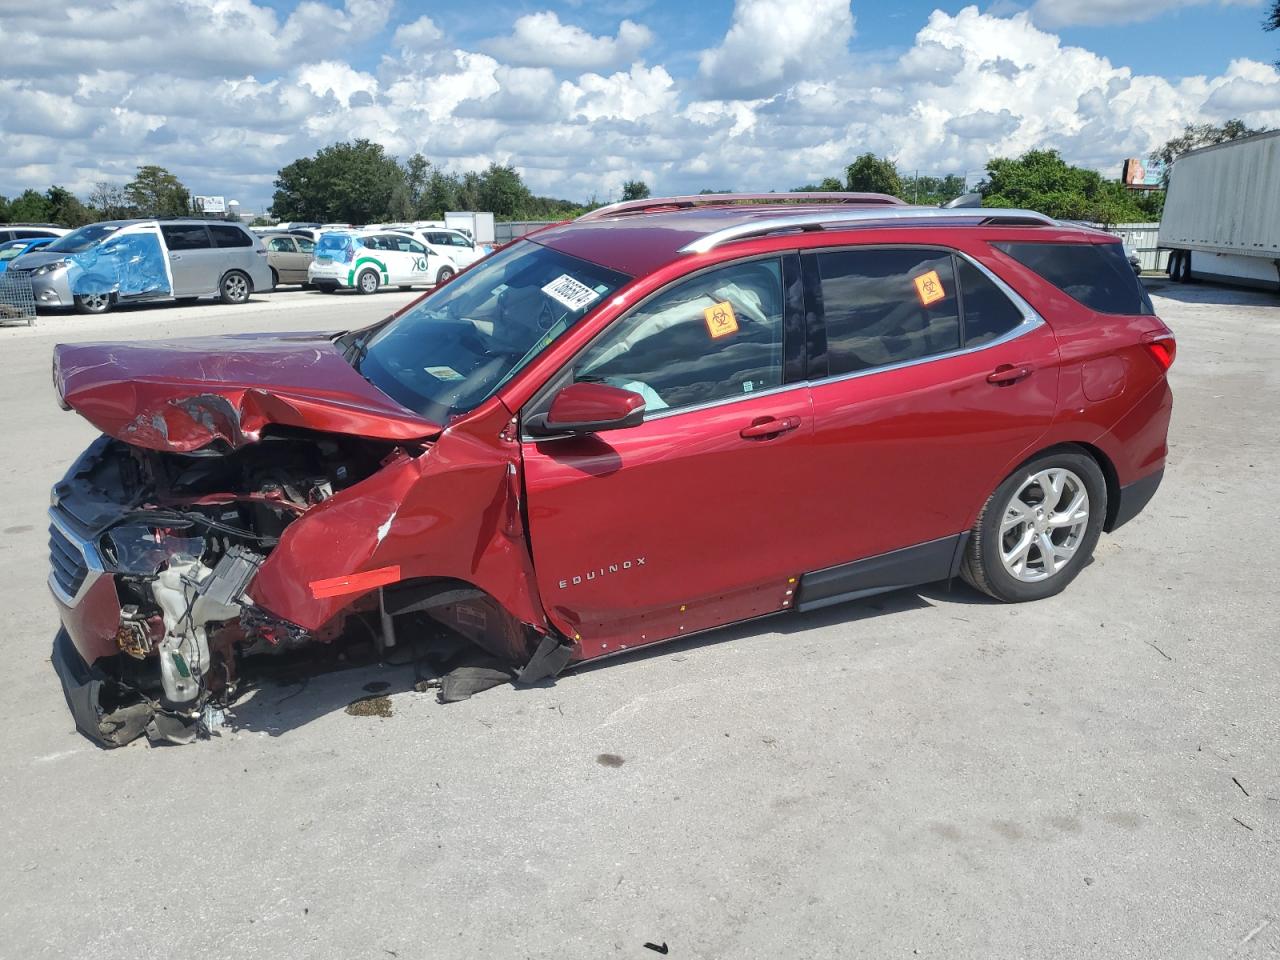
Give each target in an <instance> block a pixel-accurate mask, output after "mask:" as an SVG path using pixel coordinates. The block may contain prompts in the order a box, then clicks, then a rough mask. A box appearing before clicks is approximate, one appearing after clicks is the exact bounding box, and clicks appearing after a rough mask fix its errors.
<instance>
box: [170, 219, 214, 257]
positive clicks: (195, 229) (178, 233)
mask: <svg viewBox="0 0 1280 960" xmlns="http://www.w3.org/2000/svg"><path fill="white" fill-rule="evenodd" d="M160 232H161V233H163V234H164V242H165V246H167V247H168V248H169V249H170V250H206V249H208V248H209V246H210V243H209V234H208V232H207V231H206V230H205V228H204V224H203V223H165V224H161V225H160Z"/></svg>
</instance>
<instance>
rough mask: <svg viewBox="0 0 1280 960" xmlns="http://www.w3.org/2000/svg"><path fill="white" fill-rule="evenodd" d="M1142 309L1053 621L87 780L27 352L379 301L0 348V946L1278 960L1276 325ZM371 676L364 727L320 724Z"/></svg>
mask: <svg viewBox="0 0 1280 960" xmlns="http://www.w3.org/2000/svg"><path fill="white" fill-rule="evenodd" d="M1150 285H1151V287H1152V292H1153V294H1154V295H1155V297H1156V305H1157V310H1158V311H1159V312H1160V314H1161V315H1162V316H1163V317H1164V318H1165V319H1166V320H1167V321H1168V322H1169V323H1170V325H1171V326H1172V327H1173V328H1174V330H1175V332H1176V333H1177V334H1178V340H1179V356H1178V361H1177V364H1176V365H1175V367H1174V369H1173V372H1172V380H1173V385H1174V391H1175V394H1176V400H1175V411H1174V422H1173V429H1172V438H1171V453H1170V458H1169V469H1168V472H1167V474H1166V479H1165V483H1164V486H1163V488H1162V489H1161V490H1160V492H1159V494H1158V495H1157V497H1156V499H1155V500H1154V501H1153V503H1152V505H1151V507H1150V508H1149V509H1148V510H1147V512H1146V513H1144V514H1143V515H1141V516H1140V517H1139V518H1138V519H1136V520H1135V521H1134V522H1133V523H1131V524H1130V525H1129V526H1127V527H1125V528H1124V529H1122V530H1121V531H1119V532H1118V533H1117V534H1116V535H1115V536H1110V537H1104V538H1103V540H1102V542H1101V544H1100V546H1099V549H1098V552H1097V556H1096V561H1095V562H1094V563H1093V564H1092V565H1091V566H1090V567H1089V568H1088V569H1086V570H1085V571H1084V572H1083V573H1082V574H1081V576H1080V578H1079V579H1078V580H1077V581H1076V582H1075V584H1074V585H1073V586H1072V587H1071V588H1070V589H1069V590H1068V591H1067V592H1066V593H1065V594H1064V595H1062V596H1059V597H1056V598H1054V599H1052V600H1048V601H1044V602H1041V603H1037V604H1031V605H1020V606H1001V605H997V604H993V603H988V602H987V601H986V600H984V599H983V598H982V597H980V596H978V595H976V594H975V593H973V592H971V591H969V590H968V589H966V588H963V587H960V586H957V587H955V588H954V589H952V590H950V591H948V590H947V589H946V588H945V586H941V585H939V586H932V587H929V588H926V589H922V590H912V591H900V592H897V593H893V594H889V595H885V596H882V597H879V598H875V599H872V600H870V601H864V602H861V603H855V604H850V605H845V606H840V607H836V608H832V609H827V610H823V611H820V612H815V613H812V614H794V615H790V616H788V617H785V618H779V619H773V620H769V621H765V622H762V623H759V624H757V625H749V626H745V627H738V628H734V629H730V630H725V631H721V632H719V633H716V634H712V635H708V636H705V637H703V638H699V639H697V640H696V641H692V640H691V641H685V642H683V643H681V644H679V645H674V646H668V647H665V648H663V649H662V650H660V651H657V652H651V653H649V654H638V655H634V656H632V657H630V658H629V659H626V660H618V661H614V662H612V663H610V664H608V665H602V666H599V667H597V668H594V669H588V670H582V671H579V672H578V673H576V674H573V675H570V676H566V677H562V678H561V679H560V680H559V681H558V682H556V683H555V684H554V685H547V686H543V687H539V688H535V689H531V690H516V689H513V688H499V689H497V690H494V691H490V692H488V693H485V694H481V695H479V696H477V697H476V698H474V699H473V700H470V701H467V702H464V703H460V704H456V705H451V706H447V707H442V706H440V705H438V704H436V703H435V702H434V700H433V699H432V698H430V697H429V696H426V695H421V694H417V693H414V692H412V680H413V675H412V672H411V670H410V669H408V668H403V667H401V668H397V667H386V666H384V667H369V668H365V669H360V670H352V671H346V672H342V673H334V674H328V675H325V676H321V677H315V678H313V679H311V680H310V681H308V682H307V683H305V684H298V685H294V686H289V687H282V688H274V687H268V688H265V689H262V690H260V691H258V692H257V693H256V694H255V695H254V696H253V697H252V699H251V700H250V701H249V702H247V703H245V704H244V705H243V706H241V707H240V708H239V709H238V710H237V712H236V720H235V727H234V729H232V730H228V731H224V732H223V733H222V735H221V736H219V737H216V738H214V739H212V740H210V741H208V742H203V743H198V744H194V745H191V746H186V747H177V748H151V747H148V746H147V745H146V744H145V743H143V742H137V743H135V744H133V745H131V746H129V747H127V748H125V749H122V750H117V751H112V752H106V751H101V750H98V749H96V748H94V747H93V746H91V745H90V744H89V743H88V742H87V741H85V740H84V739H82V738H81V737H79V736H78V735H77V734H76V733H75V732H74V731H73V729H72V725H71V720H70V716H69V714H68V712H67V709H66V706H65V704H64V703H63V701H62V696H61V692H60V690H59V687H58V683H57V680H56V678H55V676H54V674H53V671H52V669H51V668H50V666H49V664H48V654H49V645H50V641H51V639H52V637H53V634H54V631H55V628H56V618H55V615H54V611H53V607H52V604H51V603H50V601H49V600H48V599H47V596H46V588H45V585H44V580H45V575H46V568H45V563H46V561H45V520H44V509H45V506H46V504H47V491H48V488H49V486H50V484H51V483H52V482H53V481H54V480H55V479H57V478H58V477H59V476H60V475H61V473H62V471H63V470H64V469H65V467H66V465H67V463H68V462H69V460H70V459H71V457H72V456H73V455H74V454H76V453H77V452H78V451H79V450H80V449H81V448H82V447H84V446H85V445H86V444H87V443H88V441H89V440H90V439H91V436H92V432H91V430H90V428H89V427H88V426H87V425H86V424H85V423H84V422H83V421H81V420H80V419H79V418H77V417H75V416H74V415H72V414H68V413H64V412H62V411H60V410H59V409H58V408H57V406H56V405H55V403H54V400H53V396H52V393H51V391H50V389H49V386H48V384H49V379H48V378H49V350H50V347H51V345H52V344H53V343H54V342H57V341H59V340H80V339H105V338H129V337H161V336H173V335H178V334H181V333H190V334H203V333H209V332H216V331H219V330H242V329H291V330H298V329H308V328H312V329H315V328H321V329H327V328H337V327H348V326H355V325H358V324H361V323H364V322H367V321H369V320H372V319H375V318H376V317H378V316H380V315H382V314H385V313H387V312H389V311H390V310H392V309H394V308H395V307H398V306H399V305H400V304H402V303H405V302H407V301H408V300H409V299H411V296H410V295H405V294H399V293H388V294H384V295H379V296H377V297H372V298H360V297H354V296H345V297H337V296H335V297H324V296H321V295H319V294H305V293H283V294H275V295H273V296H271V297H270V298H261V300H259V301H257V302H255V303H254V304H251V305H249V306H244V307H239V308H235V307H223V306H220V305H213V304H209V305H198V306H194V307H189V308H179V309H173V308H167V309H159V308H152V309H147V310H133V311H128V312H122V313H121V314H119V315H112V316H108V317H105V318H92V319H88V320H85V319H82V318H52V319H48V320H43V319H42V321H41V324H40V325H39V326H37V327H35V328H34V329H32V330H26V329H0V353H2V354H3V356H4V358H5V360H6V361H7V364H6V374H7V375H6V376H5V377H4V378H3V380H0V404H2V405H3V409H4V410H5V411H6V412H5V415H4V431H3V436H4V439H5V441H6V442H5V444H4V449H3V451H2V452H0V478H3V481H4V483H5V487H6V489H7V490H8V494H7V496H6V497H5V502H4V504H3V506H2V507H0V610H3V611H4V612H5V614H6V616H5V622H6V624H7V625H8V630H9V635H8V637H7V638H6V641H7V642H6V644H5V649H6V650H7V652H8V655H9V656H8V660H7V662H6V669H5V671H4V676H5V681H6V682H5V683H4V684H3V686H0V717H3V718H4V732H5V737H4V738H3V741H0V808H2V809H4V810H6V811H7V814H6V815H5V816H4V818H3V822H2V823H0V849H2V850H3V851H4V855H3V856H0V955H2V956H4V957H14V958H22V960H35V958H43V957H49V958H67V957H77V956H83V957H95V958H108V960H110V958H126V957H127V958H153V957H154V958H164V960H172V958H173V957H177V956H184V955H197V956H201V957H210V958H215V957H216V958H222V957H227V958H233V957H234V958H242V957H243V958H249V957H254V958H256V957H267V956H282V957H326V958H327V957H333V958H343V960H350V958H364V957H388V956H398V957H402V958H418V957H422V958H426V957H430V958H442V957H444V958H453V957H477V956H484V957H492V958H505V957H547V958H579V957H580V958H600V957H606V956H608V957H613V956H617V957H635V958H644V957H651V956H654V955H655V954H654V953H653V951H652V950H649V949H646V948H645V946H644V944H645V943H646V942H649V943H653V944H657V945H661V944H664V943H665V944H666V945H667V946H668V948H669V950H670V953H669V956H671V957H679V958H692V957H705V958H723V957H863V956H865V957H874V958H885V957H897V956H902V957H915V956H933V957H939V958H946V960H955V958H963V957H975V958H990V957H1035V958H1058V957H1060V958H1064V960H1067V958H1069V960H1079V958H1082V957H1135V958H1153V957H1161V958H1178V957H1189V958H1190V957H1195V958H1200V957H1224V956H1272V955H1275V954H1276V953H1277V952H1280V868H1278V864H1280V856H1278V854H1280V849H1278V847H1277V840H1278V839H1280V737H1278V736H1277V734H1280V719H1278V714H1277V707H1278V705H1280V697H1278V696H1277V694H1278V693H1280V680H1278V679H1277V677H1278V673H1280V671H1278V670H1277V667H1278V666H1280V664H1278V653H1277V645H1276V637H1277V630H1276V619H1277V604H1276V599H1275V589H1276V586H1277V577H1276V574H1275V564H1274V557H1273V555H1272V554H1271V552H1270V548H1269V546H1268V545H1269V544H1271V543H1273V540H1272V535H1273V532H1274V530H1275V529H1276V525H1277V521H1278V520H1280V507H1278V506H1277V504H1278V503H1280V498H1278V497H1276V496H1275V494H1276V493H1277V486H1276V481H1275V477H1276V476H1277V474H1278V473H1280V455H1278V454H1277V448H1278V444H1277V441H1278V440H1280V435H1278V434H1280V427H1278V423H1280V418H1278V417H1277V413H1278V412H1280V382H1278V376H1277V370H1280V298H1277V297H1276V296H1275V295H1267V294H1254V293H1244V292H1239V291H1229V290H1225V289H1223V288H1214V287H1208V286H1200V285H1197V286H1191V287H1174V286H1167V285H1165V284H1163V283H1161V282H1160V281H1151V282H1150ZM1267 477H1272V479H1271V480H1267V479H1266V478H1267ZM370 681H382V682H385V683H388V684H389V685H390V686H389V689H388V690H387V691H386V692H387V694H388V696H389V700H390V706H391V715H390V716H389V717H379V716H376V715H374V716H352V715H350V714H348V713H347V712H346V711H345V710H344V709H343V708H344V707H345V706H346V705H347V704H348V703H349V702H351V701H352V700H354V699H356V698H358V697H361V696H363V695H364V693H363V690H362V688H363V686H364V685H365V684H367V683H369V682H370ZM371 712H373V713H376V712H377V711H371Z"/></svg>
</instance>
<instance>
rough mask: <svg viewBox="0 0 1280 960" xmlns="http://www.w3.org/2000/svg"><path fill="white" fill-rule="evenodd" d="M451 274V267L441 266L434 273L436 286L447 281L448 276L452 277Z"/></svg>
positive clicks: (452, 270) (452, 272)
mask: <svg viewBox="0 0 1280 960" xmlns="http://www.w3.org/2000/svg"><path fill="white" fill-rule="evenodd" d="M453 274H454V269H453V267H441V268H440V272H439V273H437V274H436V286H437V287H438V286H440V284H442V283H448V282H449V280H450V278H452V277H453Z"/></svg>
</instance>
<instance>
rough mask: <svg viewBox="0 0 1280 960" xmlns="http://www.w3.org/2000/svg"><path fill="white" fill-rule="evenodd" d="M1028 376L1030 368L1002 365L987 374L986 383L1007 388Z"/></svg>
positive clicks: (1009, 364) (1008, 364)
mask: <svg viewBox="0 0 1280 960" xmlns="http://www.w3.org/2000/svg"><path fill="white" fill-rule="evenodd" d="M1029 376H1031V367H1028V366H1025V365H1024V366H1017V367H1015V366H1014V365H1013V364H1011V363H1002V364H1000V366H998V367H996V368H995V369H994V370H992V371H991V372H990V373H989V374H987V383H994V384H995V385H996V386H997V387H1007V386H1008V385H1009V384H1011V383H1017V382H1018V381H1019V380H1025V379H1027V377H1029Z"/></svg>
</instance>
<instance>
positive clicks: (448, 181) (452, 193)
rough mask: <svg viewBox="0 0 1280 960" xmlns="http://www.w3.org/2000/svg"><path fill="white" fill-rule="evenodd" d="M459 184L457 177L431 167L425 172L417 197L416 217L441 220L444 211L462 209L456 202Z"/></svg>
mask: <svg viewBox="0 0 1280 960" xmlns="http://www.w3.org/2000/svg"><path fill="white" fill-rule="evenodd" d="M460 189H461V184H460V183H459V182H458V178H457V177H456V176H454V175H453V174H450V173H445V172H444V171H443V170H441V169H439V168H437V167H432V168H431V172H430V173H428V174H427V176H426V181H425V183H424V185H423V188H422V195H421V196H420V197H419V198H418V217H419V219H422V220H442V219H444V215H445V212H446V211H449V210H459V209H462V208H461V206H460V205H459V203H458V192H459V190H460Z"/></svg>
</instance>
